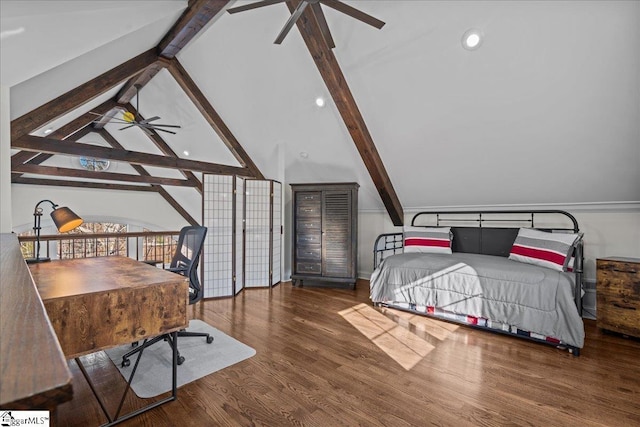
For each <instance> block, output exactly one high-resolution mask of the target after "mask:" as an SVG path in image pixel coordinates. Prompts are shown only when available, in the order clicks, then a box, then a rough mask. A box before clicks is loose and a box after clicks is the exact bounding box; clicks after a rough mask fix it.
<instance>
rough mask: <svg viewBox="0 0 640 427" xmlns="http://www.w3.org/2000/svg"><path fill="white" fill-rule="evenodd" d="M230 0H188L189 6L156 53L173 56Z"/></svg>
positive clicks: (161, 42)
mask: <svg viewBox="0 0 640 427" xmlns="http://www.w3.org/2000/svg"><path fill="white" fill-rule="evenodd" d="M229 3H230V0H190V1H189V7H188V8H187V9H186V10H185V12H184V13H183V14H182V16H181V17H180V19H178V21H176V23H175V25H174V26H173V28H171V30H169V32H168V33H167V34H166V35H165V36H164V38H163V39H162V40H161V41H160V43H159V44H158V55H160V56H163V57H165V58H169V59H171V58H173V57H175V56H176V54H177V53H178V52H180V50H181V49H182V48H184V47H185V46H186V45H187V43H189V42H190V41H191V40H192V39H193V37H194V36H195V35H196V34H197V33H198V32H200V30H202V29H203V28H204V27H205V26H206V25H207V24H208V23H209V22H210V21H211V20H212V19H213V18H214V17H215V16H216V15H217V14H218V13H220V12H221V11H222V10H223V9H224V7H225V6H226V5H227V4H229Z"/></svg>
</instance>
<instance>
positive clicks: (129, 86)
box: [116, 58, 169, 104]
mask: <svg viewBox="0 0 640 427" xmlns="http://www.w3.org/2000/svg"><path fill="white" fill-rule="evenodd" d="M168 65H169V61H168V60H167V59H165V58H158V60H157V61H156V62H154V63H153V64H151V65H149V66H148V67H147V68H145V69H144V70H142V71H141V72H140V73H138V74H137V75H136V76H134V77H132V78H131V79H129V81H128V82H127V83H125V85H124V86H123V87H122V89H120V92H118V95H116V100H117V102H118V104H126V103H128V102H130V101H131V99H132V98H133V97H134V96H135V95H136V94H137V91H138V89H136V86H138V87H140V88H141V87H143V86H145V85H146V84H147V83H149V81H151V79H152V78H153V77H154V76H155V75H156V74H158V73H159V72H160V71H161V70H162V69H164V68H166V67H167V66H168Z"/></svg>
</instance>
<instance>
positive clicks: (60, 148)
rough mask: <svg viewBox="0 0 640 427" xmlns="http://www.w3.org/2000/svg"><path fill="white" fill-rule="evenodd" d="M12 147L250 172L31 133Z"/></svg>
mask: <svg viewBox="0 0 640 427" xmlns="http://www.w3.org/2000/svg"><path fill="white" fill-rule="evenodd" d="M11 143H12V148H18V149H22V150H27V151H36V152H42V153H50V154H66V155H69V156H77V157H83V156H86V157H95V158H99V159H106V160H113V161H119V162H128V163H132V164H140V165H148V166H158V167H162V168H169V169H185V170H195V171H198V172H206V173H213V174H219V175H240V176H249V171H248V170H247V168H240V167H236V166H227V165H219V164H214V163H207V162H201V161H198V160H187V159H180V158H173V157H167V156H160V155H157V154H149V153H141V152H138V151H129V150H119V149H115V148H107V147H100V146H97V145H89V144H79V143H75V142H69V141H60V140H56V139H51V138H42V137H37V136H32V135H24V136H23V137H21V138H19V139H18V140H17V141H12V142H11Z"/></svg>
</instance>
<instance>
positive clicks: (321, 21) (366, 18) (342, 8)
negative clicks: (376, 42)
mask: <svg viewBox="0 0 640 427" xmlns="http://www.w3.org/2000/svg"><path fill="white" fill-rule="evenodd" d="M285 1H287V0H262V1H259V2H256V3H251V4H247V5H244V6H238V7H232V8H230V9H227V12H229V13H238V12H244V11H246V10H251V9H257V8H259V7H264V6H270V5H272V4H276V3H284V2H285ZM320 4H323V5H325V6H329V7H330V8H332V9H335V10H337V11H339V12H342V13H344V14H346V15H349V16H351V17H352V18H355V19H357V20H359V21H362V22H364V23H365V24H369V25H371V26H373V27H376V28H377V29H380V28H382V27H383V26H384V24H385V23H384V22H382V21H380V20H379V19H376V18H374V17H373V16H371V15H368V14H366V13H364V12H362V11H360V10H358V9H356V8H354V7H351V6H349V5H347V4H345V3H343V2H341V1H339V0H301V1H300V3H299V4H298V6H297V7H296V8H295V10H294V11H293V13H292V14H291V17H290V18H289V20H288V21H287V23H286V24H284V27H283V28H282V31H280V34H278V37H277V38H276V40H275V42H274V43H275V44H280V43H282V41H283V40H284V38H285V37H286V36H287V34H288V33H289V31H290V30H291V28H293V26H294V25H295V23H296V21H297V20H298V19H299V18H300V16H301V15H302V13H303V12H304V10H305V9H306V8H307V7H308V6H311V10H313V13H314V15H315V17H316V21H317V22H318V25H319V26H320V30H321V31H322V35H323V37H324V39H325V41H326V42H327V45H328V46H329V47H330V48H331V49H333V48H334V47H336V45H335V43H334V42H333V38H332V37H331V32H330V31H329V26H328V25H327V20H326V19H325V16H324V13H323V12H322V8H321V7H320Z"/></svg>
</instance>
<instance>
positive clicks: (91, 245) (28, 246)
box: [18, 231, 180, 267]
mask: <svg viewBox="0 0 640 427" xmlns="http://www.w3.org/2000/svg"><path fill="white" fill-rule="evenodd" d="M179 235H180V232H179V231H145V232H133V233H66V234H54V235H46V236H40V256H41V257H48V258H51V259H72V258H90V257H98V256H118V255H119V256H126V257H129V258H133V259H136V260H138V261H147V262H154V263H157V264H158V265H162V267H165V266H168V265H169V264H170V262H171V257H172V256H173V253H174V252H175V250H176V245H177V242H178V236H179ZM18 240H19V241H20V249H21V251H22V255H23V256H24V257H25V258H31V257H35V246H36V244H35V242H36V237H35V236H20V237H18Z"/></svg>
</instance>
